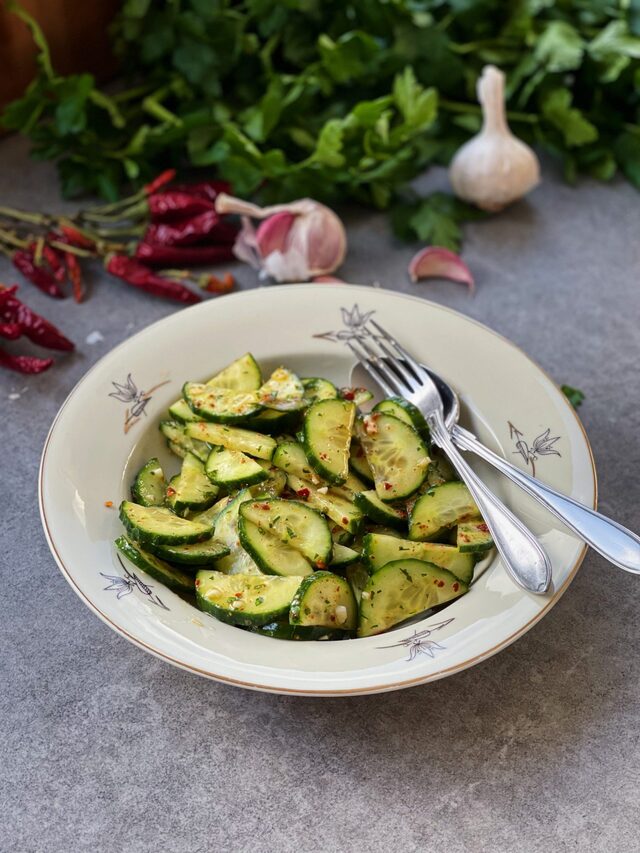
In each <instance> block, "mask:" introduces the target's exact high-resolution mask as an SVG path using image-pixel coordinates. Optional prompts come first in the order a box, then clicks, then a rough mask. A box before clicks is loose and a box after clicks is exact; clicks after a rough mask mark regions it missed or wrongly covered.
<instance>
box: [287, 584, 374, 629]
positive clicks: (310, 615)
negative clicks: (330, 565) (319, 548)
mask: <svg viewBox="0 0 640 853" xmlns="http://www.w3.org/2000/svg"><path fill="white" fill-rule="evenodd" d="M289 621H290V622H291V624H292V625H309V626H313V627H322V628H341V629H343V630H345V631H354V630H355V628H356V624H357V621H358V605H357V604H356V600H355V597H354V595H353V591H352V590H351V587H350V586H349V584H348V582H347V581H346V580H345V579H344V578H341V577H340V576H339V575H334V574H333V573H332V572H314V573H313V574H312V575H308V576H307V577H306V578H304V579H303V580H302V582H301V583H300V586H299V587H298V590H297V592H296V593H295V595H294V597H293V601H292V602H291V609H290V611H289Z"/></svg>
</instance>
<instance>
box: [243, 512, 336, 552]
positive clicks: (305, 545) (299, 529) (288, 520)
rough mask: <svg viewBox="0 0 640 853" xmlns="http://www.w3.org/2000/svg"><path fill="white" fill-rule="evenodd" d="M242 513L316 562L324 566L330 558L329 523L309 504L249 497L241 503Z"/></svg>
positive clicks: (244, 516) (331, 545) (331, 546)
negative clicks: (253, 499)
mask: <svg viewBox="0 0 640 853" xmlns="http://www.w3.org/2000/svg"><path fill="white" fill-rule="evenodd" d="M240 515H241V517H242V518H245V519H246V520H247V521H252V522H253V523H254V524H256V525H257V526H258V527H260V528H261V529H262V530H264V531H265V532H267V533H269V534H271V535H272V536H274V537H276V538H277V539H279V540H280V542H284V543H285V545H290V546H291V547H292V548H295V549H296V551H299V552H300V553H301V554H302V556H303V557H306V559H307V560H308V561H309V562H310V563H311V564H312V565H313V566H316V567H320V568H323V567H326V566H328V565H329V563H330V562H331V552H332V549H333V540H332V539H331V533H330V531H329V525H328V524H327V522H326V520H325V519H324V518H323V517H322V515H321V514H320V513H319V512H316V511H315V510H314V509H312V508H311V507H309V506H307V505H306V504H303V503H300V502H298V501H287V500H282V499H281V498H274V499H271V500H262V501H261V500H255V501H247V502H246V503H243V504H242V506H241V507H240Z"/></svg>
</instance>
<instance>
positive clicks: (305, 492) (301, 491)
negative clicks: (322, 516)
mask: <svg viewBox="0 0 640 853" xmlns="http://www.w3.org/2000/svg"><path fill="white" fill-rule="evenodd" d="M296 494H297V496H298V497H299V498H302V500H303V501H306V499H307V498H308V497H309V495H310V494H311V492H310V491H309V489H298V491H297V492H296Z"/></svg>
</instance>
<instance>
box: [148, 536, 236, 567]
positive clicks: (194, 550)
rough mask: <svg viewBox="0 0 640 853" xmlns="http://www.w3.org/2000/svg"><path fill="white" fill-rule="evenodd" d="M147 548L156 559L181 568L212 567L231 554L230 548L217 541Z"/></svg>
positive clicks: (149, 546) (209, 540)
mask: <svg viewBox="0 0 640 853" xmlns="http://www.w3.org/2000/svg"><path fill="white" fill-rule="evenodd" d="M147 548H148V549H149V551H151V553H152V554H155V556H156V557H161V558H162V559H163V560H168V561H169V562H170V563H177V564H178V565H179V566H198V567H200V566H210V565H212V564H213V563H215V561H216V560H219V559H221V558H222V557H226V556H227V554H228V553H229V548H227V546H226V545H223V544H222V542H218V541H217V540H216V539H207V541H206V542H194V543H193V545H147Z"/></svg>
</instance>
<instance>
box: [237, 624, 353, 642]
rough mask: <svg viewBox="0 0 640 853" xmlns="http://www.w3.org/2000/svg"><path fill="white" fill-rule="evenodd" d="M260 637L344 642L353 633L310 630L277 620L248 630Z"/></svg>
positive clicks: (331, 629) (306, 627)
mask: <svg viewBox="0 0 640 853" xmlns="http://www.w3.org/2000/svg"><path fill="white" fill-rule="evenodd" d="M250 630H251V632H252V633H254V634H260V636H262V637H272V638H273V639H275V640H346V639H347V638H348V637H351V636H352V635H353V632H349V631H338V630H334V629H333V628H312V627H310V626H304V625H291V623H290V622H284V621H283V620H279V621H278V622H270V623H269V624H268V625H257V626H255V627H253V628H251V629H250Z"/></svg>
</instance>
